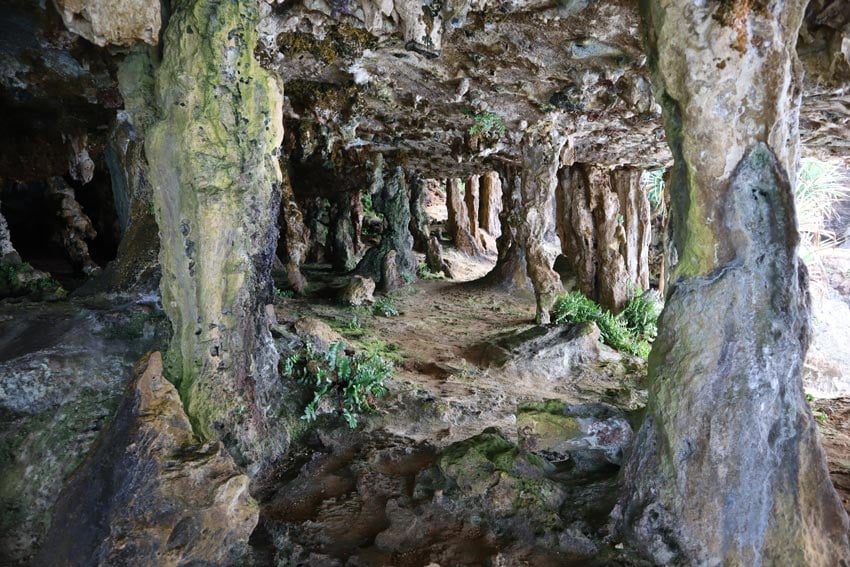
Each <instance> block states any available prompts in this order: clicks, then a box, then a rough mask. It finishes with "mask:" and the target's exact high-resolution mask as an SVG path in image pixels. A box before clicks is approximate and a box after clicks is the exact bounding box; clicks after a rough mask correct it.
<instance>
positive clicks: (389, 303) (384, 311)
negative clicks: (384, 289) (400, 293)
mask: <svg viewBox="0 0 850 567" xmlns="http://www.w3.org/2000/svg"><path fill="white" fill-rule="evenodd" d="M372 313H373V314H374V315H380V316H382V317H398V309H396V307H395V301H393V298H392V297H390V296H389V295H384V296H382V297H379V298H378V299H376V300H375V304H374V305H373V306H372Z"/></svg>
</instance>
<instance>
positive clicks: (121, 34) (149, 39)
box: [54, 0, 161, 47]
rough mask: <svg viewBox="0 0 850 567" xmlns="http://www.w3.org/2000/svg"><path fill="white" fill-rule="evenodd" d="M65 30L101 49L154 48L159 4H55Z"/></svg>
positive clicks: (66, 0) (97, 0) (122, 0)
mask: <svg viewBox="0 0 850 567" xmlns="http://www.w3.org/2000/svg"><path fill="white" fill-rule="evenodd" d="M54 5H55V6H56V9H57V10H58V11H59V13H60V14H61V15H62V20H63V21H64V22H65V26H66V27H67V28H68V29H69V30H71V31H72V32H74V33H76V34H79V35H81V36H83V37H84V38H86V39H87V40H89V41H90V42H92V43H94V44H95V45H100V46H101V47H102V46H104V45H107V44H112V45H132V44H134V43H137V42H139V41H144V42H145V43H149V44H151V45H156V43H157V41H158V40H159V28H160V25H161V15H160V3H159V2H151V1H150V0H55V1H54Z"/></svg>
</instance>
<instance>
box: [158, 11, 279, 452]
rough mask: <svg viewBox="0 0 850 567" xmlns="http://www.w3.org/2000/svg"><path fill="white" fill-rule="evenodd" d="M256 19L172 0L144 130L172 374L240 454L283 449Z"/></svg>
mask: <svg viewBox="0 0 850 567" xmlns="http://www.w3.org/2000/svg"><path fill="white" fill-rule="evenodd" d="M257 21H258V13H257V7H256V5H255V3H254V2H252V1H229V2H217V1H212V0H194V1H193V0H182V1H177V2H174V3H173V13H172V15H171V18H170V21H169V24H168V28H167V30H166V32H165V36H164V40H163V43H164V47H163V57H162V62H161V64H160V66H159V68H158V70H157V71H156V104H157V109H158V120H157V122H156V123H155V124H154V125H153V127H152V128H151V130H150V134H149V137H148V140H147V143H146V151H147V156H148V159H149V161H150V165H151V177H152V181H153V186H154V200H155V205H156V214H157V223H158V224H159V229H160V233H161V237H162V248H161V252H160V261H161V263H162V272H163V274H162V283H161V290H162V300H163V306H164V308H165V311H166V313H167V314H168V316H169V318H170V319H171V322H172V325H173V328H174V338H173V340H172V344H171V348H170V349H169V352H168V372H169V376H170V378H171V379H172V380H174V381H175V382H176V383H177V384H178V385H179V389H180V394H181V397H182V399H183V403H184V404H185V405H186V409H187V413H188V414H189V416H190V418H191V419H192V422H193V425H194V426H195V429H196V432H197V433H199V434H200V435H202V436H204V437H206V438H210V437H212V436H213V435H214V434H215V433H216V432H217V433H218V434H219V435H221V436H224V435H225V433H226V434H228V435H232V438H233V439H235V440H236V442H237V443H236V444H237V446H238V449H239V450H240V451H242V452H243V454H246V457H248V459H249V460H255V459H254V457H257V456H258V453H256V451H258V450H259V451H260V453H261V454H264V455H268V454H269V453H270V452H271V453H275V452H277V451H278V450H279V449H280V447H278V448H277V449H275V448H274V447H270V446H269V444H272V445H274V444H276V443H280V441H278V440H275V438H274V436H271V435H268V434H267V431H265V430H266V427H267V423H268V421H267V419H266V416H267V414H268V413H270V411H271V410H270V408H269V407H267V406H268V404H270V403H272V402H270V401H269V400H274V399H276V396H274V395H272V394H271V389H274V388H275V387H276V386H275V385H274V369H275V367H276V363H277V353H276V352H275V350H274V347H273V344H272V342H271V339H270V335H269V333H268V329H267V324H266V320H265V314H264V313H265V312H264V309H263V305H264V301H263V299H264V298H265V296H266V295H267V292H268V290H269V289H270V288H269V285H270V284H269V280H268V274H269V270H270V265H271V259H272V254H273V251H274V245H275V242H276V236H277V228H276V222H275V221H276V216H277V210H278V204H279V199H280V197H279V183H280V178H281V174H280V169H279V166H278V158H277V148H278V146H279V144H280V142H281V140H282V135H283V131H282V118H281V102H282V94H281V91H280V88H279V86H278V85H277V83H276V80H275V79H274V78H273V77H272V76H271V75H270V74H269V73H268V72H266V71H265V70H264V69H263V68H262V67H261V66H260V64H259V63H258V62H257V61H256V60H255V58H254V48H255V46H256V42H257V32H256V30H255V28H256V24H257ZM264 400H265V402H264ZM264 403H265V406H264V405H263V404H264ZM238 408H242V411H239V410H238ZM246 409H247V410H248V411H245V410H246ZM261 432H262V434H260V433H261ZM260 443H262V444H264V449H258V444H260Z"/></svg>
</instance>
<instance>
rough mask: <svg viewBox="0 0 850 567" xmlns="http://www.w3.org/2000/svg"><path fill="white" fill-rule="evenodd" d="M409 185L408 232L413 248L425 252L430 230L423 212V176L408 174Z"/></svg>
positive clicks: (426, 216)
mask: <svg viewBox="0 0 850 567" xmlns="http://www.w3.org/2000/svg"><path fill="white" fill-rule="evenodd" d="M408 183H409V185H410V233H411V234H412V235H413V249H414V250H417V251H419V252H425V251H426V250H427V248H428V240H429V238H430V237H431V230H430V228H429V226H428V215H426V214H425V178H424V177H422V176H421V175H419V174H418V173H414V174H412V175H410V176H409V179H408Z"/></svg>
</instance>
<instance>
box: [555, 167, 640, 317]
mask: <svg viewBox="0 0 850 567" xmlns="http://www.w3.org/2000/svg"><path fill="white" fill-rule="evenodd" d="M639 181H640V171H638V170H636V169H634V168H620V169H616V170H613V171H606V170H604V169H602V168H599V167H596V166H593V165H589V164H574V165H573V166H571V167H568V168H563V169H562V170H561V171H560V173H559V183H558V190H557V217H558V218H557V221H558V233H559V235H560V238H561V249H562V251H563V254H564V256H565V257H566V259H567V263H568V265H569V266H570V269H571V270H572V271H573V273H574V274H575V275H576V279H577V281H578V287H579V289H580V290H581V291H582V292H583V293H584V294H585V295H587V296H588V297H590V298H591V299H594V300H596V301H597V302H599V304H600V305H602V306H603V307H605V308H606V309H609V310H610V311H612V312H614V313H618V312H619V311H621V310H622V309H623V307H624V306H625V304H626V302H627V301H628V299H629V296H630V292H631V291H632V290H635V289H638V288H639V289H641V290H647V289H649V261H648V254H649V221H650V219H649V201H648V200H647V197H646V195H645V194H644V193H643V191H642V190H641V189H640V185H639Z"/></svg>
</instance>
